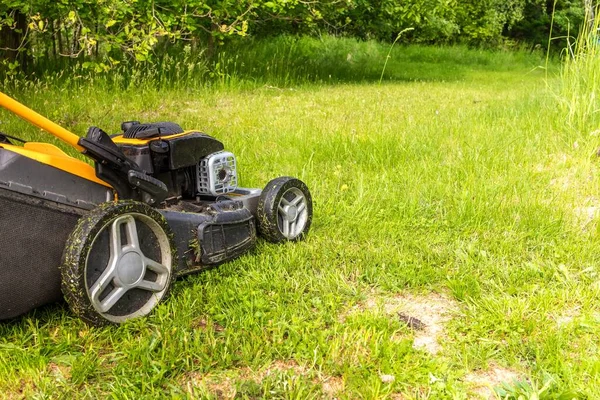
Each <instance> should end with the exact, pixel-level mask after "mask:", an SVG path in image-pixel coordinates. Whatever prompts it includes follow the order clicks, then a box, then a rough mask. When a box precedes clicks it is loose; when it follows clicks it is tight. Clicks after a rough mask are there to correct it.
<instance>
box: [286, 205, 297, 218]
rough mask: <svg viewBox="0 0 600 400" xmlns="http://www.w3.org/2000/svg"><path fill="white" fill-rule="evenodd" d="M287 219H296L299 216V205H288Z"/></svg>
mask: <svg viewBox="0 0 600 400" xmlns="http://www.w3.org/2000/svg"><path fill="white" fill-rule="evenodd" d="M285 214H286V217H287V218H286V219H287V220H288V221H295V220H296V218H298V207H296V206H287V207H286V210H285Z"/></svg>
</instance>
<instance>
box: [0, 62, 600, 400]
mask: <svg viewBox="0 0 600 400" xmlns="http://www.w3.org/2000/svg"><path fill="white" fill-rule="evenodd" d="M497 57H502V55H498V56H497ZM434 66H435V67H436V68H439V69H440V71H442V72H443V71H444V68H445V65H444V63H443V61H440V62H439V63H438V61H435V63H430V65H429V67H430V68H433V67H434ZM534 67H535V65H530V64H529V63H526V62H517V63H515V64H514V65H511V66H510V67H509V68H506V67H502V68H496V69H494V68H480V67H479V66H477V65H468V64H464V65H462V66H461V67H460V74H459V77H458V78H457V79H453V80H450V81H448V80H446V81H444V80H435V79H428V80H426V81H418V80H417V81H411V82H384V83H383V84H381V85H378V84H369V83H357V84H342V85H320V86H318V85H309V86H297V87H294V86H287V87H281V88H280V87H275V86H273V85H265V86H261V85H255V87H254V88H250V89H244V90H240V89H230V90H228V89H220V90H216V89H211V90H208V89H207V90H201V89H198V90H191V89H190V90H157V89H151V88H144V87H142V88H139V89H135V88H131V89H127V90H125V91H121V92H119V91H117V90H110V89H106V88H101V87H100V88H99V87H93V86H85V85H83V86H79V87H77V88H74V89H66V88H61V87H58V88H57V87H51V88H43V89H42V88H41V87H38V88H37V89H35V88H33V89H31V90H29V91H26V92H18V93H16V94H15V95H16V96H17V97H18V98H19V99H20V100H22V101H24V102H25V103H26V104H28V105H30V106H31V107H33V108H35V109H36V110H38V111H39V112H41V113H42V114H45V115H47V116H49V117H51V118H53V119H54V120H55V121H57V122H59V123H61V124H64V125H65V126H67V127H69V128H70V129H73V130H74V131H76V132H77V133H80V134H83V133H84V132H85V129H86V128H87V126H89V125H98V126H101V127H103V128H104V129H106V130H108V131H111V132H116V131H117V130H118V127H119V123H120V121H123V120H131V119H138V120H143V121H160V120H173V121H177V122H179V123H181V124H182V125H183V126H184V127H187V128H198V129H200V130H202V131H205V132H207V133H210V134H212V135H214V136H216V137H217V138H219V139H221V140H222V141H223V142H224V143H225V145H226V148H227V149H229V150H230V151H233V152H234V153H235V154H236V155H237V157H238V162H239V169H240V172H241V181H242V184H243V185H244V186H247V187H263V186H264V185H265V184H266V182H267V181H268V180H270V179H272V178H274V177H276V176H280V175H292V176H297V177H299V178H301V179H302V180H304V181H305V182H306V183H307V184H308V186H309V187H310V189H311V191H312V194H313V199H314V206H315V215H314V222H313V226H312V229H311V233H310V235H309V237H308V238H307V240H306V241H304V242H300V243H293V244H284V245H272V244H269V243H266V242H263V241H260V242H259V244H258V246H257V247H256V249H255V250H253V251H252V252H250V253H248V254H246V255H244V256H242V257H240V258H239V259H237V260H235V261H233V262H230V263H227V264H224V265H221V266H220V267H218V268H216V269H212V270H209V271H206V272H202V273H200V274H197V275H193V276H190V277H186V278H183V279H180V280H179V281H178V282H177V283H176V284H175V287H174V290H173V292H172V295H171V297H170V298H169V299H168V300H167V301H166V302H165V303H163V304H162V305H160V306H159V307H158V309H157V310H156V311H155V312H154V313H153V314H152V315H151V316H149V317H147V318H144V319H140V320H135V321H132V322H129V323H126V324H124V325H122V326H119V327H109V328H101V329H98V328H91V327H89V326H86V325H85V324H84V323H83V322H81V321H80V320H78V319H77V318H76V317H75V316H74V315H73V314H72V313H71V312H69V310H68V308H67V307H66V305H64V304H58V305H53V306H48V307H45V308H42V309H38V310H36V311H34V312H32V313H29V314H27V315H25V316H23V317H22V318H18V319H16V320H13V321H10V322H4V323H2V324H0V390H1V392H0V393H2V396H4V397H8V398H20V397H34V398H36V397H37V398H98V397H108V396H112V397H114V398H131V399H138V398H163V397H172V398H231V397H235V396H237V397H238V398H295V399H305V398H348V399H356V398H390V399H426V398H430V399H445V398H452V399H464V398H478V397H477V396H480V397H483V398H487V397H489V396H494V393H496V395H498V396H503V397H505V396H507V397H508V398H519V396H524V397H523V398H552V399H555V398H590V399H592V398H600V359H599V358H598V350H599V344H600V340H599V339H598V330H599V329H600V309H599V307H598V296H599V294H600V254H599V252H598V248H599V245H600V241H599V239H598V230H599V229H600V224H598V218H599V217H600V215H599V212H600V196H599V195H598V193H599V190H600V179H599V178H598V167H599V162H600V160H598V157H597V156H596V148H597V147H598V146H599V143H598V142H599V141H600V137H599V134H600V132H599V131H594V130H593V129H590V130H589V131H583V130H578V131H576V130H573V129H571V128H569V127H568V125H567V124H566V122H565V121H566V117H565V116H564V115H561V114H560V112H559V111H558V107H557V106H556V99H555V98H554V97H553V90H552V88H553V87H554V86H553V85H554V82H553V81H545V79H544V76H545V73H544V71H542V70H541V69H535V68H534ZM0 117H1V119H2V122H3V123H2V128H1V130H2V131H5V132H7V133H12V134H17V135H20V136H22V137H24V138H30V139H31V138H43V137H45V136H43V135H40V134H39V132H38V131H37V130H36V129H35V128H32V127H29V126H27V125H26V124H25V123H23V122H21V121H18V120H17V119H15V118H10V117H9V116H8V114H7V113H6V112H2V113H1V114H0ZM24 223H27V222H26V221H24ZM3 234H10V233H3ZM399 312H400V313H401V314H403V315H405V314H407V313H408V314H410V316H411V317H415V318H417V319H419V320H421V321H422V322H424V323H425V324H426V325H427V326H426V327H425V329H424V330H419V329H415V328H414V327H413V326H410V324H406V322H405V319H403V318H402V316H401V315H399V314H398V313H399ZM436 313H437V315H436ZM434 328H435V329H434ZM423 332H425V333H428V334H430V341H431V340H432V341H433V344H434V346H433V347H431V346H430V347H427V346H425V347H420V346H418V345H417V346H415V343H416V342H415V339H416V338H419V337H421V336H422V335H423ZM509 378H510V379H509ZM494 387H495V389H494V390H492V389H493V388H494ZM535 396H538V397H535Z"/></svg>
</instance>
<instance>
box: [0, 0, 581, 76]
mask: <svg viewBox="0 0 600 400" xmlns="http://www.w3.org/2000/svg"><path fill="white" fill-rule="evenodd" d="M556 4H557V5H556V14H555V21H554V23H555V28H556V32H557V34H558V35H560V36H564V35H566V32H568V31H569V30H570V31H571V32H574V31H576V30H577V29H578V26H579V24H580V22H581V20H582V15H583V14H582V12H583V5H581V4H580V3H579V2H577V1H574V0H559V1H557V3H556ZM552 11H553V8H552V7H549V6H548V4H547V2H546V1H544V0H469V1H458V0H409V1H400V0H375V1H371V0H344V1H339V0H323V1H310V2H307V1H302V0H269V1H265V0H243V1H234V0H174V1H170V0H137V1H133V0H130V1H122V0H101V1H91V0H63V1H58V2H48V1H45V0H10V1H4V2H2V3H1V4H0V27H1V29H0V48H2V49H3V50H4V51H3V52H2V54H0V58H3V59H4V63H3V64H2V65H3V66H4V68H3V69H4V73H5V74H13V73H15V66H16V68H17V69H18V70H25V71H28V72H29V73H33V72H34V71H36V70H37V71H38V72H39V71H40V70H46V69H54V70H57V69H62V68H64V67H65V66H66V65H69V64H73V63H77V64H79V65H81V67H82V68H83V69H87V70H90V71H93V72H106V71H110V70H114V69H115V68H116V67H117V66H119V65H120V64H122V63H131V62H133V63H146V62H151V63H153V64H155V63H157V62H162V60H163V59H164V58H165V57H169V56H173V55H175V54H180V53H181V52H182V51H183V50H184V49H185V48H186V46H189V50H190V52H191V53H193V54H203V55H204V56H205V57H207V58H209V59H214V58H215V57H216V56H217V54H218V51H217V49H218V47H219V46H221V45H223V44H226V43H230V42H238V41H240V42H243V41H244V40H243V39H244V38H246V37H247V36H252V37H258V38H260V37H272V36H277V35H281V34H292V35H297V34H302V35H311V36H315V35H318V36H321V35H323V34H324V33H325V34H333V35H336V36H348V37H354V38H359V39H363V40H364V39H376V40H380V41H384V42H388V43H391V42H393V41H394V40H395V39H396V38H397V36H398V34H399V33H400V32H403V31H404V32H405V34H404V35H402V37H401V42H403V43H409V42H410V43H415V42H416V43H433V44H444V43H457V42H461V43H468V44H472V45H488V46H489V45H491V46H498V45H501V44H503V43H505V42H506V41H507V40H512V39H514V40H521V41H528V42H531V43H533V44H540V43H543V39H544V38H547V36H548V35H547V34H548V32H549V26H550V15H551V14H552ZM15 62H17V64H15Z"/></svg>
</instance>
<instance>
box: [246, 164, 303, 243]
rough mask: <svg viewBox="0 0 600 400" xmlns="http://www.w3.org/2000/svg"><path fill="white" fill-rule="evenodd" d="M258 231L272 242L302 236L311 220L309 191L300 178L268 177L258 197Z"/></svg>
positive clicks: (291, 239)
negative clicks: (269, 178)
mask: <svg viewBox="0 0 600 400" xmlns="http://www.w3.org/2000/svg"><path fill="white" fill-rule="evenodd" d="M256 213H257V216H256V217H257V220H258V224H257V225H258V231H259V233H260V234H261V236H262V237H264V238H265V239H267V240H268V241H270V242H273V243H280V242H284V241H297V240H301V239H303V238H304V237H305V236H306V234H307V233H308V230H309V229H310V224H311V223H312V213H313V204H312V197H311V195H310V191H309V190H308V187H307V186H306V184H305V183H304V182H302V181H301V180H300V179H296V178H291V177H289V176H282V177H279V178H276V179H273V180H272V181H270V182H269V183H268V184H267V186H266V187H265V189H264V190H263V192H262V193H261V195H260V197H259V199H258V207H257V210H256Z"/></svg>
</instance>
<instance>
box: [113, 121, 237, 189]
mask: <svg viewBox="0 0 600 400" xmlns="http://www.w3.org/2000/svg"><path fill="white" fill-rule="evenodd" d="M121 129H122V130H123V134H122V135H117V136H115V137H113V141H114V142H115V143H116V144H117V146H118V147H119V148H120V149H121V151H122V152H123V154H125V156H127V158H129V159H130V160H132V161H134V162H135V163H136V164H137V165H139V166H140V167H141V169H143V170H144V171H145V172H146V173H147V174H148V175H151V176H153V177H155V178H157V179H158V180H160V181H162V182H164V183H165V184H166V186H167V189H168V195H167V198H168V199H171V200H179V199H195V198H197V197H198V196H213V197H216V196H220V195H225V194H228V193H231V192H234V191H235V190H236V189H237V171H236V162H235V156H234V155H233V154H232V153H230V152H226V151H224V150H223V149H224V147H223V144H222V143H221V142H220V141H218V140H217V139H215V138H213V137H212V136H209V135H206V134H204V133H201V132H195V131H188V132H184V130H183V129H182V128H181V127H180V126H179V125H177V124H175V123H172V122H158V123H152V124H141V123H139V122H137V121H129V122H124V123H123V124H121Z"/></svg>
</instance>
